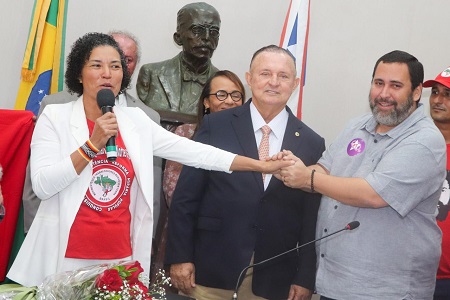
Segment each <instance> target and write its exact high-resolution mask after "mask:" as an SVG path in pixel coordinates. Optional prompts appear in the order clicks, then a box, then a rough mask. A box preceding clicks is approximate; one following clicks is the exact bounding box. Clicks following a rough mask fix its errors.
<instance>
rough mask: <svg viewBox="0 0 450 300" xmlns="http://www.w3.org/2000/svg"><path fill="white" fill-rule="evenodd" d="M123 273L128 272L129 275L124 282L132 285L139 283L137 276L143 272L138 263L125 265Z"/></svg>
mask: <svg viewBox="0 0 450 300" xmlns="http://www.w3.org/2000/svg"><path fill="white" fill-rule="evenodd" d="M125 271H129V272H130V275H129V276H127V278H126V280H128V282H130V284H132V283H138V282H140V281H139V279H138V278H139V274H141V273H142V272H144V269H143V268H142V267H141V264H140V263H139V262H138V261H135V262H133V263H132V264H129V265H125Z"/></svg>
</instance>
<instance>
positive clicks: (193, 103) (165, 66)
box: [136, 2, 220, 130]
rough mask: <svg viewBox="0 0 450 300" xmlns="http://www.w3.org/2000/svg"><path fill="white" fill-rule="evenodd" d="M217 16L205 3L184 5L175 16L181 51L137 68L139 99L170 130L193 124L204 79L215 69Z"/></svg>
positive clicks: (218, 18)
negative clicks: (213, 59)
mask: <svg viewBox="0 0 450 300" xmlns="http://www.w3.org/2000/svg"><path fill="white" fill-rule="evenodd" d="M219 30H220V15H219V12H218V11H217V10H216V9H215V8H214V7H212V6H211V5H209V4H207V3H204V2H196V3H190V4H187V5H185V6H183V7H182V8H181V9H180V10H179V11H178V15H177V29H176V32H175V33H174V34H173V39H174V41H175V43H176V44H177V45H179V46H181V47H182V48H183V50H182V51H181V52H180V53H179V54H178V55H177V56H175V57H173V58H171V59H169V60H165V61H162V62H157V63H150V64H145V65H143V66H142V67H141V69H140V71H139V76H138V79H137V84H136V91H137V94H138V96H139V98H140V99H141V100H142V101H143V102H144V103H145V104H146V105H148V106H150V107H151V108H153V109H155V110H156V111H158V112H159V114H160V115H161V125H162V126H163V127H165V128H167V129H169V130H171V129H173V128H174V127H176V126H177V125H181V124H183V123H195V122H196V115H197V103H198V97H199V95H200V94H201V91H202V88H203V86H204V85H205V82H206V80H207V79H208V78H209V77H210V76H211V75H212V74H214V73H215V72H216V71H217V68H216V67H214V66H213V65H212V63H211V57H212V55H213V53H214V51H215V50H216V48H217V45H218V43H219V35H220V33H219Z"/></svg>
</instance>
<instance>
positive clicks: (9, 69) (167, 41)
mask: <svg viewBox="0 0 450 300" xmlns="http://www.w3.org/2000/svg"><path fill="white" fill-rule="evenodd" d="M33 2H34V0H18V1H7V0H0V5H1V7H2V8H3V9H2V10H0V26H1V27H0V28H2V29H1V36H0V37H1V41H2V42H3V45H2V47H0V57H2V67H3V70H2V72H0V82H1V84H0V88H1V90H2V93H1V96H0V108H11V109H12V108H13V107H14V103H15V98H16V94H17V89H18V86H19V80H20V67H21V61H22V57H23V52H24V49H25V43H26V39H27V35H28V27H29V22H30V16H31V10H32V6H33ZM190 2H194V0H192V1H188V0H166V1H164V0H160V1H156V0H134V1H119V0H95V1H92V0H69V7H68V21H67V36H66V54H67V53H68V52H69V50H70V46H71V44H72V43H73V42H74V41H75V40H76V39H77V38H78V37H79V36H81V35H83V34H84V33H86V32H90V31H101V32H107V31H109V30H110V29H126V30H128V31H130V32H133V33H134V34H135V35H136V36H138V38H139V39H140V41H141V46H142V50H143V51H142V52H143V55H142V61H141V64H142V63H148V62H155V61H160V60H163V59H167V58H170V57H172V56H174V55H175V54H176V53H178V52H179V51H180V49H179V47H178V46H176V45H175V44H174V42H173V40H172V34H173V32H174V31H175V26H176V13H177V11H178V10H179V9H180V8H181V7H182V6H183V5H185V4H187V3H190ZM206 2H208V3H210V4H212V5H213V6H214V7H216V8H217V10H218V11H219V12H220V14H221V18H222V28H221V36H220V42H219V47H218V49H217V51H216V52H215V53H214V56H213V63H214V64H215V65H216V66H217V67H218V68H220V69H230V70H232V71H234V72H236V73H237V74H238V75H239V76H240V77H241V79H244V73H245V71H246V70H247V68H248V64H249V62H250V58H251V55H252V54H253V52H254V51H255V50H257V49H258V48H260V47H262V46H265V45H268V44H278V43H279V40H280V34H281V28H282V26H283V22H284V18H285V14H286V11H287V8H288V5H289V0H227V1H225V0H221V1H220V0H206ZM448 12H450V1H448V0H311V20H310V35H309V49H308V62H307V77H306V86H305V89H304V99H303V120H304V121H305V122H306V123H307V124H309V125H310V126H311V127H312V128H314V129H315V130H316V131H317V132H319V133H320V134H321V135H323V136H324V137H325V138H326V141H327V144H329V143H330V142H331V141H332V140H333V139H334V137H335V136H336V135H337V133H338V132H339V131H340V130H341V129H342V127H343V126H344V125H345V123H346V122H347V121H348V119H349V118H351V117H354V116H357V115H359V114H361V113H363V112H367V111H368V105H367V96H368V92H369V85H370V80H371V74H372V69H373V65H374V63H375V61H376V60H377V59H378V58H379V57H380V56H381V55H383V54H385V53H387V52H389V51H391V50H394V49H401V50H405V51H407V52H410V53H411V54H413V55H415V56H416V57H417V58H418V59H419V60H420V61H422V63H423V64H424V66H425V78H426V79H430V78H434V77H435V76H436V75H437V73H439V72H440V71H442V70H443V69H444V68H445V67H446V66H448V65H450V51H449V49H450V39H448V28H449V26H448V22H446V20H447V19H448ZM138 68H139V66H138ZM133 79H134V82H135V80H136V76H135V78H133ZM428 96H429V89H428V90H425V93H424V95H423V100H422V102H424V103H426V102H428Z"/></svg>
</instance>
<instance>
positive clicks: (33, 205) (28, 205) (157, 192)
mask: <svg viewBox="0 0 450 300" xmlns="http://www.w3.org/2000/svg"><path fill="white" fill-rule="evenodd" d="M125 98H126V100H127V106H129V107H139V108H140V109H142V110H143V111H144V112H145V113H146V114H147V116H148V117H149V118H150V119H152V120H153V122H155V123H158V124H159V121H160V118H159V114H158V113H157V112H156V111H154V110H153V109H151V108H150V107H148V106H146V105H145V104H144V103H142V101H140V100H138V99H136V98H134V97H133V96H131V95H129V94H127V93H126V92H125ZM75 100H77V96H76V95H72V94H69V93H68V92H66V91H62V92H59V93H56V94H52V95H48V96H46V97H44V99H43V100H42V103H41V107H40V109H39V113H38V116H40V115H41V113H42V111H43V110H44V108H45V106H46V105H47V104H58V103H67V102H70V101H75ZM153 178H154V193H153V220H154V221H153V224H155V225H154V226H153V237H154V236H155V233H156V228H157V225H158V220H159V212H160V208H161V188H162V182H161V181H162V159H161V158H160V157H154V158H153ZM22 198H23V210H24V230H25V232H28V230H29V229H30V226H31V223H32V222H33V219H34V217H35V215H36V212H37V210H38V207H39V204H40V203H41V200H40V199H39V198H38V197H37V196H36V195H35V193H34V192H33V189H32V187H31V178H30V164H28V166H27V173H26V178H25V184H24V187H23V195H22Z"/></svg>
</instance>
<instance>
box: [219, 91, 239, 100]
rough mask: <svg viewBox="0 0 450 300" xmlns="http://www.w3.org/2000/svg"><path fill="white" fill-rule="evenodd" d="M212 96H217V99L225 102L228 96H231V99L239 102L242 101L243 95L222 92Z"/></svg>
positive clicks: (235, 92) (237, 92)
mask: <svg viewBox="0 0 450 300" xmlns="http://www.w3.org/2000/svg"><path fill="white" fill-rule="evenodd" d="M212 95H216V97H217V99H218V100H220V101H224V100H226V99H227V98H228V95H230V96H231V99H232V100H233V101H235V102H237V101H239V100H241V99H242V94H241V92H239V91H233V92H231V93H228V92H226V91H223V90H220V91H217V92H216V93H215V94H212Z"/></svg>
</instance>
